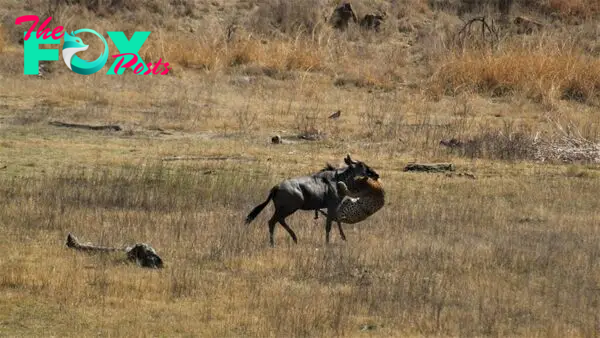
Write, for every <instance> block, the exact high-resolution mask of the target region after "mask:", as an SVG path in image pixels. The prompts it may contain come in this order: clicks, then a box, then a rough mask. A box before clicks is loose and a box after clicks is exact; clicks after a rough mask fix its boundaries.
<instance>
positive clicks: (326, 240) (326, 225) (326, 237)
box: [325, 217, 332, 243]
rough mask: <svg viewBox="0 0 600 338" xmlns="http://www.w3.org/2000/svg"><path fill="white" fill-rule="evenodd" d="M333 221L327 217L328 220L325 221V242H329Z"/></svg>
mask: <svg viewBox="0 0 600 338" xmlns="http://www.w3.org/2000/svg"><path fill="white" fill-rule="evenodd" d="M331 223H332V220H331V218H329V217H327V220H326V221H325V242H326V243H329V232H331Z"/></svg>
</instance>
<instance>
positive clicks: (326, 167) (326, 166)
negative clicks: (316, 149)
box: [320, 162, 338, 171]
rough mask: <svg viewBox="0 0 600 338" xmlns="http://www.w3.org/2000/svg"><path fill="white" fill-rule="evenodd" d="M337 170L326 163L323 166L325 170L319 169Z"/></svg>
mask: <svg viewBox="0 0 600 338" xmlns="http://www.w3.org/2000/svg"><path fill="white" fill-rule="evenodd" d="M337 169H338V168H336V167H334V166H333V165H331V163H329V162H327V163H326V164H325V168H323V169H321V170H320V171H328V170H337Z"/></svg>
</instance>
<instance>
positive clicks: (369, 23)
mask: <svg viewBox="0 0 600 338" xmlns="http://www.w3.org/2000/svg"><path fill="white" fill-rule="evenodd" d="M385 17H386V13H385V12H384V13H382V14H367V15H365V16H364V17H363V18H362V19H361V20H360V26H361V27H362V28H364V29H373V30H375V31H376V32H379V27H380V26H381V24H382V23H383V22H384V21H385Z"/></svg>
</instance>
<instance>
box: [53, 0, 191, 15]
mask: <svg viewBox="0 0 600 338" xmlns="http://www.w3.org/2000/svg"><path fill="white" fill-rule="evenodd" d="M45 5H46V6H47V8H48V12H49V13H50V15H52V14H53V13H54V12H56V11H57V10H59V8H60V7H64V6H81V7H83V8H86V9H87V10H89V11H91V12H93V13H96V14H99V15H107V14H114V13H116V12H118V11H123V10H125V11H139V9H140V8H143V9H145V10H148V11H149V12H151V13H157V14H161V15H176V16H192V15H193V14H194V10H195V6H196V5H195V2H194V1H193V0H168V1H165V0H143V1H135V0H50V1H48V2H47V3H46V4H45Z"/></svg>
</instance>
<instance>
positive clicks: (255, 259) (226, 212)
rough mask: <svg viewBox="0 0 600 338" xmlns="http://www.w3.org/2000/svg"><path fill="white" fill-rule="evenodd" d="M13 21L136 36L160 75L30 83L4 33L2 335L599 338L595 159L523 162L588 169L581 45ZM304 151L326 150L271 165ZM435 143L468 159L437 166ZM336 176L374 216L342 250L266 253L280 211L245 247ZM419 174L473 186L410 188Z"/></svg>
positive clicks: (273, 13) (288, 28)
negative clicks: (153, 259) (83, 249)
mask: <svg viewBox="0 0 600 338" xmlns="http://www.w3.org/2000/svg"><path fill="white" fill-rule="evenodd" d="M4 2H6V6H0V16H2V17H8V18H9V19H11V20H12V19H14V18H13V17H11V16H14V15H16V14H15V13H17V12H18V13H19V15H20V14H21V13H23V12H35V13H37V14H40V15H43V14H44V13H46V12H48V11H49V10H54V11H55V12H54V13H55V20H56V23H55V24H56V25H58V24H68V26H69V27H73V28H75V29H77V28H81V27H88V28H91V29H95V30H97V31H98V32H101V33H102V32H105V31H107V30H124V31H126V32H127V36H130V34H131V33H132V32H133V31H135V30H151V31H152V34H151V35H150V38H149V40H148V42H146V44H145V45H144V47H143V49H142V51H141V53H142V56H143V58H144V59H147V61H157V60H158V59H159V58H162V60H163V62H165V61H166V62H169V63H171V65H172V66H173V67H174V70H173V72H172V73H171V76H135V75H133V74H124V75H122V76H116V77H113V76H106V75H104V74H102V72H100V73H98V74H94V75H90V76H81V75H77V74H74V73H73V72H70V71H69V70H68V69H66V67H65V66H64V64H63V63H62V61H60V62H55V63H50V64H51V70H52V71H51V72H49V73H48V74H45V75H44V76H43V77H34V76H23V75H22V57H23V53H22V50H21V49H20V48H21V47H20V45H18V43H17V39H13V37H15V36H18V35H19V34H17V33H19V32H17V31H16V30H15V29H14V27H13V26H9V25H3V26H0V27H3V28H4V29H5V30H6V32H5V33H4V34H2V33H1V32H0V37H5V38H4V40H0V41H3V42H0V46H1V44H2V43H3V44H4V46H5V47H4V52H3V53H2V56H3V57H2V58H0V66H1V67H2V69H3V70H5V71H3V72H2V74H0V77H2V80H3V81H2V84H0V97H1V98H2V100H1V101H2V102H0V231H1V232H2V234H3V236H0V251H1V252H2V253H3V259H0V269H1V270H2V271H3V273H2V274H0V293H2V295H3V297H1V298H0V323H1V324H0V335H6V336H48V335H60V336H82V335H83V336H90V335H99V334H100V335H110V336H140V335H141V336H209V337H223V336H226V337H231V336H259V337H265V336H269V337H281V336H286V337H288V336H290V337H296V336H328V337H329V336H351V337H354V336H362V335H364V334H368V335H374V336H385V337H389V336H526V337H537V336H552V337H554V336H556V337H564V336H593V335H597V334H598V331H597V330H598V326H597V323H598V316H597V313H598V306H599V304H600V302H599V299H598V292H597V289H598V284H599V283H600V274H599V273H598V266H599V265H600V251H599V250H598V246H597V243H598V241H599V240H600V238H598V237H599V236H598V231H597V230H598V229H597V224H598V216H597V210H598V203H597V202H596V200H597V198H596V196H597V195H598V191H599V190H600V186H599V183H598V177H599V174H598V170H597V169H598V168H597V165H595V164H593V162H594V161H595V159H597V157H598V156H596V157H595V158H593V157H589V156H588V157H586V156H583V157H580V158H571V159H572V160H574V161H571V162H573V163H569V164H566V165H564V164H561V163H560V162H561V161H562V160H563V159H564V156H563V157H561V156H555V157H554V158H552V161H549V162H550V163H547V162H546V163H539V162H536V160H539V158H536V156H537V155H539V152H538V151H539V148H537V147H538V146H539V145H540V144H544V145H546V146H551V147H552V146H565V145H568V146H569V147H571V146H573V145H575V147H571V148H569V149H570V150H568V151H571V152H572V153H573V154H575V155H578V154H580V153H577V151H579V150H581V149H584V150H585V149H587V150H586V151H587V155H589V154H592V153H593V152H594V151H596V149H598V147H597V144H598V139H599V137H600V117H598V114H596V111H595V105H597V104H598V98H599V96H598V88H600V86H599V85H598V83H597V80H596V79H595V78H596V77H598V75H600V74H598V72H599V69H600V67H599V66H598V64H597V59H596V56H594V55H595V54H594V53H593V52H592V50H593V48H592V47H593V44H594V43H593V39H592V37H593V38H594V39H595V35H594V34H592V32H593V30H589V31H586V32H584V33H585V34H583V33H582V34H579V33H574V32H575V31H572V30H571V29H572V27H567V26H565V27H560V28H557V29H556V30H552V31H547V32H544V33H542V34H534V35H531V36H527V37H510V36H509V37H506V38H505V40H503V41H502V42H501V44H500V45H499V49H498V50H497V51H495V52H493V53H492V52H488V51H482V50H481V49H477V48H465V49H464V50H461V51H460V52H459V51H457V49H456V46H455V45H453V44H452V43H451V37H452V35H453V33H455V29H456V28H457V27H459V23H460V20H459V19H457V17H456V15H455V14H454V13H453V12H450V11H448V12H445V13H440V12H437V13H435V12H434V11H431V10H430V8H429V7H428V6H427V4H426V2H425V1H421V0H414V1H410V2H404V3H402V4H395V3H393V2H390V1H374V2H367V1H358V2H357V3H356V5H355V7H356V10H357V12H359V13H361V14H362V13H366V12H371V11H375V10H386V11H387V12H388V15H389V16H390V19H389V21H388V22H387V23H386V25H385V26H384V28H383V31H382V32H381V34H375V33H373V32H367V31H363V30H360V29H359V28H358V27H356V26H351V27H350V28H349V30H348V31H347V32H343V33H340V32H336V31H333V30H332V29H331V28H329V27H327V26H326V25H324V24H323V18H324V14H328V13H330V10H331V7H332V6H333V3H332V2H325V1H307V2H293V3H292V2H285V1H271V0H268V1H267V0H265V1H258V2H254V1H246V0H232V1H221V2H217V1H215V2H190V1H159V0H152V1H143V2H141V3H140V5H139V7H137V8H133V9H132V8H129V7H128V6H129V5H128V4H129V2H128V1H102V2H100V1H77V4H75V5H72V4H71V5H66V2H65V1H53V2H50V4H51V5H52V4H54V5H57V6H55V7H53V9H52V8H49V7H48V6H46V5H48V3H46V2H44V3H42V2H37V1H31V2H29V3H28V4H22V3H20V2H14V1H4ZM4 2H2V1H0V4H4ZM254 4H257V5H258V7H254ZM575 4H576V2H573V6H575ZM521 5H522V4H521ZM27 6H29V7H30V8H29V9H27V8H26V7H27ZM36 6H37V7H36ZM94 6H96V7H94ZM556 6H558V5H556ZM585 6H588V7H586V8H588V9H590V10H591V9H592V7H591V6H592V5H590V4H587V3H586V4H584V7H585ZM186 8H187V9H186ZM536 8H537V7H536ZM561 8H562V7H561ZM36 11H38V12H36ZM297 11H300V13H302V15H300V16H294V15H292V13H294V12H297ZM563 11H565V12H569V11H570V12H569V13H578V12H577V11H575V10H570V9H564V10H563ZM572 15H576V14H572ZM259 19H260V20H259ZM586 20H590V21H589V22H587V23H586V25H587V26H585V27H582V28H578V29H582V30H585V29H588V28H586V27H592V26H593V24H594V21H591V20H592V18H587V19H586ZM234 25H235V26H236V27H237V28H236V29H235V30H229V32H232V34H229V35H228V28H231V27H233V26H234ZM550 29H552V28H550ZM431 32H436V34H434V35H432V36H431V37H427V36H428V33H431ZM567 38H569V39H571V40H573V41H576V42H571V43H568V42H566V43H562V44H561V42H562V41H570V40H569V39H567ZM583 42H585V43H586V44H587V46H586V47H585V48H584V47H581V48H579V47H578V44H579V43H583ZM91 47H92V46H91ZM113 47H114V46H113V45H112V44H111V46H110V48H111V50H112V48H113ZM588 47H590V48H588ZM94 48H96V47H94ZM86 52H87V51H86ZM96 52H99V51H98V50H97V49H93V48H90V51H89V54H90V55H92V54H94V53H96ZM87 56H88V55H87V54H86V57H87ZM90 57H93V56H90ZM107 68H108V66H107ZM431 93H434V94H436V100H432V99H431V95H430V94H431ZM445 94H451V95H445ZM509 94H510V95H509ZM337 110H340V111H341V117H340V118H339V119H337V120H332V119H328V118H327V116H329V115H330V114H331V113H332V112H334V111H337ZM548 111H550V113H549V112H548ZM547 116H549V117H551V118H552V119H551V120H548V119H545V117H547ZM50 120H61V121H66V122H75V123H88V124H100V123H103V124H104V123H115V124H119V125H121V126H123V127H124V131H122V132H92V131H87V130H74V129H63V128H57V127H54V126H50V125H48V123H47V122H48V121H50ZM552 121H560V122H559V123H558V122H557V123H553V122H552ZM564 126H572V128H570V129H568V128H566V127H564ZM561 128H563V129H561ZM309 131H310V132H315V133H316V132H318V133H319V135H321V136H322V137H323V139H322V140H319V141H302V140H298V139H297V138H295V139H293V141H291V142H289V143H283V144H279V145H272V144H270V137H271V136H273V135H274V134H280V135H282V136H284V137H288V139H292V138H293V137H294V136H296V135H298V134H300V133H306V132H309ZM538 135H539V138H538ZM451 137H456V138H459V139H461V140H472V141H473V142H472V143H471V144H470V147H471V148H464V149H462V150H460V151H458V152H453V151H448V150H447V149H445V148H443V147H441V146H440V144H439V142H440V140H441V139H448V138H451ZM540 140H541V141H543V142H544V143H540ZM553 141H556V142H553ZM563 141H565V142H563ZM566 141H577V142H579V146H578V145H577V144H575V143H568V142H566ZM577 147H579V148H577ZM586 147H587V148H586ZM548 149H550V148H548ZM556 149H558V148H556V147H555V148H551V149H550V150H556ZM590 149H591V150H590ZM558 150H559V152H558V153H556V154H558V155H560V154H563V155H564V154H565V152H564V151H563V150H564V149H563V150H561V149H558ZM561 151H562V153H561ZM346 153H351V154H352V155H353V157H356V158H359V159H362V160H364V161H366V162H367V163H368V164H370V165H371V166H373V167H374V168H375V169H376V170H377V171H378V172H379V173H380V174H381V176H382V180H383V184H384V187H385V189H386V198H387V205H386V206H384V207H383V209H381V211H380V212H378V213H377V214H376V215H374V216H373V217H371V218H369V219H368V220H366V221H364V222H362V223H360V224H357V225H354V226H348V225H344V229H345V231H346V235H347V237H348V241H347V242H342V241H341V240H340V238H339V234H338V233H337V229H333V233H332V239H333V243H331V244H330V245H325V243H324V241H325V240H324V237H325V236H324V219H322V218H321V219H319V220H318V221H315V220H313V219H312V218H313V213H312V212H298V213H297V214H294V215H293V216H291V217H289V218H288V221H289V224H290V225H291V227H292V228H293V229H294V230H295V231H296V233H297V234H298V237H299V243H298V244H297V245H294V244H293V242H292V241H291V240H290V238H289V236H288V235H287V233H286V232H285V231H283V229H282V228H280V227H279V228H277V231H276V243H277V247H276V248H270V247H269V246H268V229H267V224H266V221H267V219H268V218H269V217H270V213H271V212H272V207H271V206H269V207H267V208H266V209H265V211H263V213H262V214H261V215H259V217H258V218H257V219H256V220H255V221H254V222H253V223H252V224H251V225H249V226H245V225H244V224H243V219H244V217H245V216H246V214H247V213H248V212H249V211H250V210H251V209H252V207H254V206H255V205H256V204H258V203H259V202H262V201H263V200H264V198H266V196H267V192H268V189H269V188H270V187H272V186H273V184H276V183H277V182H279V181H281V180H282V179H284V178H287V177H291V176H296V175H304V174H308V173H312V172H315V171H317V170H319V169H320V168H322V167H323V165H324V164H325V162H333V164H337V162H341V159H342V158H343V156H344V155H345V154H346ZM597 153H598V152H597V151H596V153H594V154H597ZM547 154H550V153H547ZM556 154H554V155H556ZM554 155H553V156H554ZM168 156H189V157H191V158H192V159H189V160H180V161H162V160H161V159H162V158H163V157H168ZM211 156H212V159H211ZM215 157H218V159H215ZM413 161H417V162H453V163H455V164H456V166H457V168H458V172H459V173H467V172H468V173H471V174H474V175H475V176H474V177H476V179H475V180H472V179H469V176H459V175H444V174H418V173H407V172H403V171H402V168H403V167H404V165H405V164H406V163H408V162H413ZM578 161H579V162H582V163H577V162H578ZM596 189H599V190H596ZM68 232H73V233H74V234H75V235H76V236H78V237H79V238H80V239H81V240H83V241H91V242H94V243H97V244H104V245H111V246H121V245H125V244H133V243H136V242H146V243H149V244H150V245H151V246H152V247H154V248H155V249H157V251H158V253H159V255H160V256H161V257H162V258H163V259H164V261H165V264H166V266H165V268H164V269H163V270H161V271H150V270H145V269H141V268H138V267H137V266H135V265H132V264H129V263H127V262H126V261H125V257H121V256H119V255H118V254H111V255H105V256H103V255H87V254H81V253H79V252H74V251H71V250H70V249H67V248H65V247H64V240H65V238H66V235H67V233H68Z"/></svg>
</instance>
